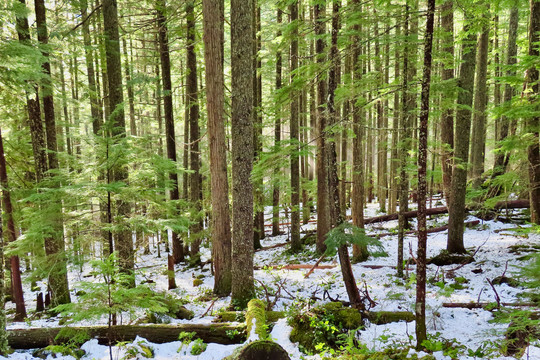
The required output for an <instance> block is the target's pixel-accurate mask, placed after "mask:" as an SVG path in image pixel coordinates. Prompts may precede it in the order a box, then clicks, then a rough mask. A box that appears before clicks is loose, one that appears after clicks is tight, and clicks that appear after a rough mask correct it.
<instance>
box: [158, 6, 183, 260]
mask: <svg viewBox="0 0 540 360" xmlns="http://www.w3.org/2000/svg"><path fill="white" fill-rule="evenodd" d="M156 11H157V25H158V34H159V35H158V38H159V55H160V59H161V61H160V62H161V81H162V83H163V110H164V113H165V146H166V148H167V158H168V159H169V160H170V161H171V162H172V163H173V164H176V161H177V159H176V135H175V130H174V114H173V101H172V81H171V60H170V52H169V36H168V29H167V24H166V21H167V17H166V15H165V14H166V3H165V0H157V2H156ZM169 181H170V184H171V188H170V189H169V199H170V201H171V202H178V200H179V199H180V190H179V188H178V172H176V170H172V171H170V172H169ZM173 208H174V209H175V210H176V213H175V214H174V216H177V215H178V210H177V205H175V206H174V207H173ZM172 250H173V258H174V263H175V264H178V263H180V262H182V261H184V244H183V243H182V239H181V238H180V236H179V234H178V232H176V231H173V232H172Z"/></svg>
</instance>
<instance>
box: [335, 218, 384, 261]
mask: <svg viewBox="0 0 540 360" xmlns="http://www.w3.org/2000/svg"><path fill="white" fill-rule="evenodd" d="M324 243H325V244H326V253H325V254H326V255H327V256H335V255H336V254H337V251H338V249H339V247H341V246H343V245H345V246H348V245H358V246H366V247H367V248H368V251H369V253H370V255H371V256H373V257H383V256H388V254H387V253H386V252H385V251H384V246H383V245H382V243H381V242H380V241H379V240H377V239H375V238H372V237H370V236H367V235H366V231H365V230H364V229H361V228H359V227H357V226H354V225H352V224H350V223H348V222H344V223H342V224H340V225H338V226H336V227H335V228H333V229H332V230H330V232H329V233H328V235H327V237H326V240H325V242H324Z"/></svg>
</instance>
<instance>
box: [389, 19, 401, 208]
mask: <svg viewBox="0 0 540 360" xmlns="http://www.w3.org/2000/svg"><path fill="white" fill-rule="evenodd" d="M398 18H400V17H399V16H398ZM395 34H396V35H395V36H396V38H397V39H399V38H400V37H401V24H400V20H397V19H396V30H395ZM400 51H401V50H400V49H399V47H397V46H396V49H395V57H394V78H395V79H399V78H400V68H399V62H400V57H401V56H400ZM399 107H400V104H399V92H398V91H396V92H395V94H394V111H393V119H392V150H391V156H390V193H389V199H388V212H389V213H390V214H394V213H395V212H396V210H397V198H398V186H399V182H398V181H397V171H398V165H399V155H398V150H399V146H398V145H399V142H398V138H399V123H400V111H399Z"/></svg>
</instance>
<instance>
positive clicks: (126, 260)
mask: <svg viewBox="0 0 540 360" xmlns="http://www.w3.org/2000/svg"><path fill="white" fill-rule="evenodd" d="M103 24H104V25H103V27H104V32H105V54H106V60H107V83H108V88H109V108H110V112H111V113H110V116H109V117H108V118H107V123H108V124H107V129H108V130H109V131H110V135H111V138H112V139H113V141H115V142H118V143H119V144H124V145H125V141H126V119H125V115H124V106H123V103H124V94H123V91H122V65H121V59H120V39H119V35H118V8H117V3H116V1H115V0H104V1H103ZM124 147H125V146H116V147H115V148H116V150H115V151H118V153H115V154H113V156H114V157H115V160H116V161H115V163H114V165H113V167H112V168H111V171H112V179H111V180H113V181H114V182H123V183H127V182H128V169H127V166H126V165H125V164H124V161H125V160H124V159H125V156H126V155H125V154H124V153H123V151H125V149H124ZM129 213H130V206H129V203H127V202H126V201H125V200H124V199H122V198H120V199H118V200H116V215H117V216H118V218H119V220H118V221H120V222H122V223H123V224H122V226H121V230H119V231H118V232H117V233H116V234H115V235H116V237H115V240H116V243H115V245H116V249H117V251H118V264H119V266H120V269H121V270H122V271H123V272H125V273H128V274H132V273H133V268H134V254H133V241H132V237H131V230H130V229H129V227H128V226H127V224H126V223H125V222H126V219H127V217H128V216H129ZM134 282H135V279H134V278H133V282H132V285H135V283H134Z"/></svg>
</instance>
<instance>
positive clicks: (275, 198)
mask: <svg viewBox="0 0 540 360" xmlns="http://www.w3.org/2000/svg"><path fill="white" fill-rule="evenodd" d="M282 17H283V10H281V9H280V8H278V9H277V16H276V21H277V24H278V29H277V33H276V38H280V37H281V35H282V33H281V22H282ZM282 62H283V59H282V54H281V48H280V47H278V50H277V52H276V92H278V91H279V90H280V89H281V86H282V74H281V73H282V67H283V64H282ZM280 141H281V106H278V109H277V110H276V119H275V126H274V150H275V151H277V150H278V148H279V142H280ZM280 170H281V169H280V168H279V167H278V168H276V169H275V170H274V175H275V176H278V174H279V172H280ZM304 206H305V204H304ZM279 232H280V230H279V182H278V181H276V182H275V184H274V187H273V189H272V236H277V235H279Z"/></svg>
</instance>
